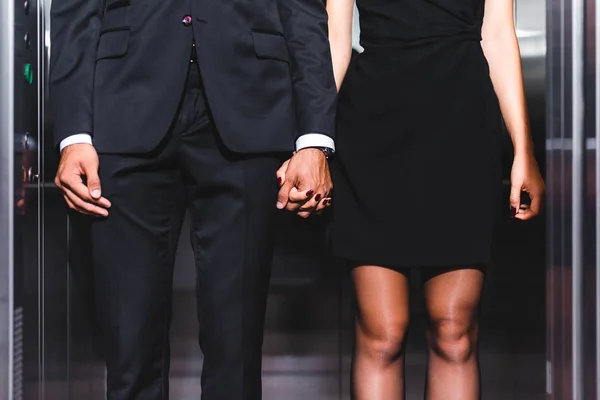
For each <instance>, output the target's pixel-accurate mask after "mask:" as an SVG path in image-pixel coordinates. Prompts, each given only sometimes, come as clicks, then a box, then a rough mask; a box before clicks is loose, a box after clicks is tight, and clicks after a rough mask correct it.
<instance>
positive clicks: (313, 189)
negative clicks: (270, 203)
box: [277, 148, 333, 218]
mask: <svg viewBox="0 0 600 400" xmlns="http://www.w3.org/2000/svg"><path fill="white" fill-rule="evenodd" d="M277 178H278V181H279V186H280V189H279V194H278V196H277V208H278V209H280V210H282V209H286V210H288V211H293V212H296V213H297V214H298V215H299V216H300V217H302V218H308V217H310V216H311V215H312V214H313V213H316V214H320V213H321V212H323V210H324V209H325V208H326V207H328V206H329V205H330V204H331V190H332V188H333V183H332V181H331V176H330V174H329V165H328V163H327V157H326V156H325V154H324V153H323V152H322V151H321V150H319V149H315V148H305V149H302V150H300V151H298V152H296V153H294V155H293V156H292V158H290V159H289V160H287V161H286V162H285V163H283V165H282V166H281V168H279V170H278V171H277Z"/></svg>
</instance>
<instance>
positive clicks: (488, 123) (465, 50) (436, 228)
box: [327, 0, 544, 400]
mask: <svg viewBox="0 0 600 400" xmlns="http://www.w3.org/2000/svg"><path fill="white" fill-rule="evenodd" d="M353 6H354V4H353V0H327V9H328V12H329V28H330V29H329V32H330V40H331V51H332V58H333V64H334V72H335V78H336V82H337V84H338V88H339V90H340V92H339V104H338V120H337V142H336V147H337V149H336V155H335V157H334V161H333V169H332V173H333V182H334V200H333V203H334V205H333V227H332V235H333V236H332V240H333V245H334V250H335V253H336V254H337V255H339V256H340V257H342V258H344V259H346V260H348V261H349V262H350V263H351V265H352V266H353V271H352V273H353V280H354V284H355V290H356V295H357V300H358V308H357V315H356V349H355V358H354V365H353V376H354V379H353V382H354V383H353V392H354V395H355V398H356V399H358V400H362V399H365V400H379V399H400V398H403V397H402V396H403V393H404V382H403V379H402V378H401V377H402V373H403V345H404V340H405V336H406V331H407V327H408V314H409V312H408V289H409V285H408V279H407V278H408V274H409V273H410V271H411V269H413V268H419V269H420V272H421V276H423V280H424V282H423V284H424V293H425V301H426V309H427V312H428V315H429V323H428V327H427V328H428V329H427V332H428V334H427V339H428V344H429V363H428V372H427V388H426V398H427V399H443V400H454V399H456V400H459V399H460V400H470V399H477V398H479V395H480V389H479V371H478V368H479V367H478V361H477V354H476V349H477V320H476V310H477V306H478V303H479V298H480V293H481V288H482V282H483V278H484V270H485V266H486V265H487V264H488V263H489V261H490V245H491V241H492V231H493V229H494V225H495V223H496V221H497V219H498V216H499V214H500V211H501V209H500V208H499V207H500V206H502V205H503V204H506V207H508V203H509V201H506V203H505V202H504V201H503V199H502V198H501V184H502V182H501V171H500V168H501V118H502V117H503V118H504V121H505V123H506V126H507V129H508V132H509V133H510V136H511V138H512V142H513V145H514V149H515V157H514V162H513V167H512V176H511V180H512V190H511V196H510V197H511V198H510V206H511V209H512V210H513V215H514V217H515V218H518V219H522V220H526V219H530V218H532V217H533V216H535V215H536V214H538V213H539V211H540V206H541V204H540V203H541V199H542V194H543V190H544V183H543V181H542V178H541V176H540V173H539V169H538V166H537V163H536V161H535V159H534V156H533V146H532V143H531V136H530V132H529V126H528V117H527V111H526V106H525V100H524V93H523V80H522V73H521V62H520V55H519V48H518V43H517V38H516V34H515V27H514V24H513V0H487V1H486V2H485V4H484V0H358V1H357V6H358V9H359V15H360V28H361V29H360V30H361V45H362V47H363V48H364V49H365V50H364V52H363V53H361V54H360V55H358V56H357V57H356V59H354V60H353V61H352V63H351V64H350V56H351V41H352V38H351V32H352V13H353ZM484 11H485V17H484ZM349 64H350V66H349ZM342 81H343V84H342ZM521 191H526V192H528V193H529V195H530V198H531V205H530V206H524V205H521V202H520V194H521ZM507 200H508V199H507Z"/></svg>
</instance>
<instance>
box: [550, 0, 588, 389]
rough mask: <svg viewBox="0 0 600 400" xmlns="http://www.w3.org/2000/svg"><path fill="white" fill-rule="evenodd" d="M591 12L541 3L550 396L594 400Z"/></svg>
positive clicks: (574, 0) (577, 4) (579, 5)
mask: <svg viewBox="0 0 600 400" xmlns="http://www.w3.org/2000/svg"><path fill="white" fill-rule="evenodd" d="M594 11H595V12H594ZM598 15H599V14H598V4H597V1H595V0H571V1H558V0H549V1H548V38H549V46H548V64H547V65H548V73H549V76H548V131H547V134H548V140H547V145H546V147H547V157H548V162H547V165H548V179H547V182H548V220H549V229H548V273H547V285H548V299H547V303H548V308H547V310H548V363H547V365H548V384H547V394H548V398H549V399H561V400H562V399H565V400H576V399H585V400H588V399H590V400H591V399H598V398H600V394H599V392H598V390H599V389H598V377H599V376H600V375H599V372H598V366H599V362H600V352H599V343H598V337H599V336H598V335H599V334H600V322H599V320H598V319H599V318H598V315H599V311H600V308H599V306H600V295H599V289H600V277H599V272H600V270H599V268H600V267H599V262H600V259H599V256H598V255H599V253H598V252H599V251H600V250H599V249H600V246H599V242H598V240H599V232H600V231H599V229H600V216H599V215H598V214H599V206H600V198H599V196H598V190H599V188H600V185H599V182H600V177H599V174H598V172H599V171H600V169H599V168H600V166H599V162H600V159H599V158H598V149H597V140H598V135H599V126H600V125H599V122H598V110H599V107H600V104H599V99H600V97H599V94H598V91H599V88H598V84H599V80H598V76H599V75H598V74H599V73H600V72H599V71H598V69H599V65H598V45H599V43H598V22H599V20H598Z"/></svg>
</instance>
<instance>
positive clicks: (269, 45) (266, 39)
mask: <svg viewBox="0 0 600 400" xmlns="http://www.w3.org/2000/svg"><path fill="white" fill-rule="evenodd" d="M252 41H253V42H254V53H255V54H256V57H257V58H266V59H273V60H280V61H285V62H287V63H289V62H290V55H289V53H288V48H287V44H286V42H285V38H284V37H283V35H281V34H279V33H276V32H273V33H271V32H260V31H252Z"/></svg>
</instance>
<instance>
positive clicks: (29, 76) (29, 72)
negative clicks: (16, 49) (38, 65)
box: [23, 64, 33, 84]
mask: <svg viewBox="0 0 600 400" xmlns="http://www.w3.org/2000/svg"><path fill="white" fill-rule="evenodd" d="M23 75H24V76H25V80H26V81H27V83H29V84H31V83H33V69H32V68H31V64H25V67H24V68H23Z"/></svg>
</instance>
